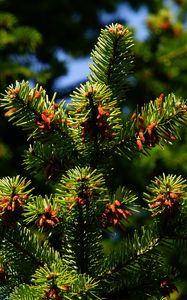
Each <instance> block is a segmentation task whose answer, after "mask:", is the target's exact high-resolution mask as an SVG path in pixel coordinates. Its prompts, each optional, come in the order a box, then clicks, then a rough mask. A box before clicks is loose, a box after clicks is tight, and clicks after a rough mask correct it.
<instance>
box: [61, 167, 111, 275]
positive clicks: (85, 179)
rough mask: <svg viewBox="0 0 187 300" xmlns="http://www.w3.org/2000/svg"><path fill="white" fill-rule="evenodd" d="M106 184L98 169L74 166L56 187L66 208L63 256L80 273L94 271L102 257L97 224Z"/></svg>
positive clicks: (104, 197)
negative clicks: (92, 169)
mask: <svg viewBox="0 0 187 300" xmlns="http://www.w3.org/2000/svg"><path fill="white" fill-rule="evenodd" d="M103 185H104V180H103V178H102V175H101V174H99V173H98V174H97V172H96V170H94V171H91V169H90V168H88V167H87V168H75V169H72V170H69V171H68V172H67V175H66V176H63V177H62V180H61V182H60V185H59V187H58V189H57V196H58V197H59V205H60V206H62V207H64V205H66V207H67V209H66V210H67V211H66V213H64V218H65V230H64V243H65V244H64V250H63V253H64V254H63V258H64V259H65V261H66V263H67V264H68V265H70V266H71V268H74V269H75V270H76V271H77V272H78V273H86V274H95V273H96V272H97V269H98V267H99V264H100V260H101V259H102V257H101V256H102V254H101V253H102V252H101V250H102V246H101V241H102V234H101V233H102V232H101V228H100V227H99V226H96V224H97V222H98V221H97V220H98V215H99V214H100V210H101V207H102V206H103V203H104V202H105V201H106V200H105V199H107V191H106V189H105V188H104V186H103Z"/></svg>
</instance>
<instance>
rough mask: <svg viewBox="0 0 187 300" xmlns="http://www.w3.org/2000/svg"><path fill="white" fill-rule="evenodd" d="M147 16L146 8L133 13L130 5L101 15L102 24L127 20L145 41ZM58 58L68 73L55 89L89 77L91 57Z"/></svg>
mask: <svg viewBox="0 0 187 300" xmlns="http://www.w3.org/2000/svg"><path fill="white" fill-rule="evenodd" d="M146 16H147V9H146V7H144V6H143V7H141V8H140V9H139V10H138V11H136V12H135V11H133V10H132V9H131V7H130V6H129V5H128V4H125V3H123V4H120V5H119V6H118V8H117V10H116V12H115V13H106V12H104V11H102V12H101V14H100V19H101V22H102V23H103V24H104V25H105V24H110V23H112V22H113V20H117V19H119V20H127V24H128V26H130V27H133V28H135V29H136V32H135V36H136V38H137V39H139V40H144V39H145V38H146V37H147V30H146V25H145V19H146ZM58 57H59V59H61V60H64V59H65V60H66V63H67V69H68V72H67V74H66V75H64V76H61V77H59V78H58V79H57V80H56V84H55V87H56V88H57V89H62V90H63V89H65V88H67V87H68V86H70V85H73V84H74V83H76V82H77V83H79V82H81V81H84V80H85V79H86V77H87V76H88V75H89V67H88V64H89V63H90V57H89V56H87V57H80V58H76V59H75V58H73V57H71V56H69V55H67V54H66V53H64V52H62V51H60V52H59V53H58Z"/></svg>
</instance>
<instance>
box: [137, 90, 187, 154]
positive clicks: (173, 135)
mask: <svg viewBox="0 0 187 300" xmlns="http://www.w3.org/2000/svg"><path fill="white" fill-rule="evenodd" d="M186 111H187V110H186V100H183V99H177V98H176V97H175V95H174V94H170V95H168V96H166V97H165V96H164V94H160V96H159V97H158V98H156V100H155V101H150V102H149V103H148V104H145V105H144V106H143V107H142V108H141V113H136V112H135V113H134V114H133V115H132V117H131V120H132V122H133V125H132V128H131V137H132V136H133V135H134V136H135V141H136V143H137V146H138V149H139V150H140V151H142V150H143V149H144V147H145V149H146V147H148V148H151V147H154V146H155V145H156V144H159V143H161V144H162V143H163V142H169V143H173V141H175V140H176V139H177V138H179V134H178V129H179V128H180V127H181V126H182V125H185V124H186V123H187V113H186Z"/></svg>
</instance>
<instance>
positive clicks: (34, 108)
mask: <svg viewBox="0 0 187 300" xmlns="http://www.w3.org/2000/svg"><path fill="white" fill-rule="evenodd" d="M91 58H92V64H91V65H90V76H89V77H88V81H87V82H86V83H85V84H82V85H81V86H80V87H79V88H77V89H76V90H75V91H74V92H73V93H72V95H71V101H70V103H66V102H65V101H63V100H62V101H56V98H55V95H54V96H53V97H52V99H50V98H49V97H48V95H47V93H46V91H45V90H44V89H43V88H42V87H41V86H39V85H36V86H35V87H34V88H31V87H30V86H29V83H28V82H25V81H22V82H18V81H17V82H16V83H15V84H14V85H10V86H9V87H7V89H6V91H5V92H4V94H2V98H1V107H3V108H4V110H5V114H6V116H7V117H8V118H9V120H10V121H12V122H13V124H15V125H16V126H18V127H21V128H22V129H23V130H24V131H25V132H27V134H28V141H29V143H30V146H29V149H28V150H26V151H25V155H24V165H25V168H26V170H28V171H29V172H30V174H31V173H32V174H35V175H41V176H43V175H45V177H46V182H47V183H46V184H47V186H48V185H50V188H51V192H50V193H46V191H45V190H44V191H43V194H42V195H37V194H36V193H35V191H34V190H36V189H37V187H36V188H35V189H34V188H33V187H32V183H31V180H30V179H29V177H30V175H28V179H27V178H24V177H22V176H21V175H17V176H14V177H5V178H3V179H1V180H0V234H1V240H0V245H1V247H0V253H1V255H0V297H1V298H2V299H10V300H36V299H37V300H40V299H41V300H42V299H57V300H61V299H88V300H89V299H90V300H91V299H93V300H94V299H107V300H109V299H120V300H122V299H169V297H170V294H172V293H177V294H178V295H180V294H182V293H183V294H184V293H185V292H182V288H183V282H184V281H185V280H186V278H187V274H185V271H184V270H185V266H186V264H187V262H186V261H185V258H184V257H183V256H184V254H185V251H186V248H187V243H186V238H187V232H186V226H185V224H186V219H187V206H186V202H185V198H186V186H187V185H186V180H185V179H183V178H182V177H181V176H176V175H173V174H162V175H160V176H157V177H155V178H153V179H152V181H151V182H150V183H149V184H148V186H147V188H146V192H145V193H144V195H143V197H142V199H139V198H138V197H137V195H136V187H134V191H131V190H128V189H127V188H126V187H124V186H117V184H115V178H114V177H115V170H114V168H115V160H116V159H117V158H118V157H119V156H121V157H123V158H124V159H131V160H132V159H133V158H134V157H136V156H142V155H147V154H148V153H149V152H150V151H151V149H152V148H153V147H156V146H157V145H161V146H164V144H166V143H173V142H174V141H175V140H176V139H177V138H179V134H178V129H179V128H181V127H182V126H184V125H185V124H186V121H187V113H186V101H185V100H183V99H181V98H178V97H177V96H175V95H174V94H169V95H164V94H163V93H162V94H160V95H158V97H157V98H156V99H155V100H154V101H150V102H149V103H146V104H144V105H143V106H142V107H141V108H140V109H138V108H137V110H136V112H134V113H133V115H132V116H131V118H129V119H128V118H126V119H125V118H124V116H123V114H124V112H123V110H122V107H123V103H124V101H125V100H126V95H127V87H128V76H129V75H130V74H131V72H132V68H133V41H132V37H131V33H130V32H129V31H128V29H127V28H125V27H124V26H122V25H121V24H118V23H116V24H112V25H110V26H107V27H106V28H105V29H102V30H101V34H100V36H99V38H98V41H97V44H96V46H95V48H94V49H93V51H92V53H91ZM135 175H136V174H135ZM127 176H128V172H127ZM142 176H143V174H142ZM119 232H121V238H120V239H118V240H117V241H116V242H115V243H109V242H110V239H109V241H108V240H107V238H106V237H107V236H113V237H115V236H116V235H117V234H118V233H119ZM176 251H177V252H176ZM176 253H177V256H176ZM174 257H175V260H174V259H173V258H174Z"/></svg>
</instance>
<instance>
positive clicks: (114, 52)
mask: <svg viewBox="0 0 187 300" xmlns="http://www.w3.org/2000/svg"><path fill="white" fill-rule="evenodd" d="M132 45H133V43H132V38H131V34H130V33H129V31H128V29H127V28H124V27H123V26H122V25H120V24H112V25H110V26H106V29H103V30H101V34H100V37H99V38H98V42H97V44H96V46H95V49H94V50H93V51H92V53H91V59H92V61H93V64H92V65H90V70H91V74H90V77H89V80H90V81H91V82H99V83H104V84H106V85H107V86H109V87H110V89H111V90H112V95H113V97H114V99H117V101H119V102H120V101H122V100H124V99H125V94H126V89H127V76H129V74H130V72H131V69H132V64H133V55H132V50H131V48H132ZM119 102H118V103H119Z"/></svg>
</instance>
